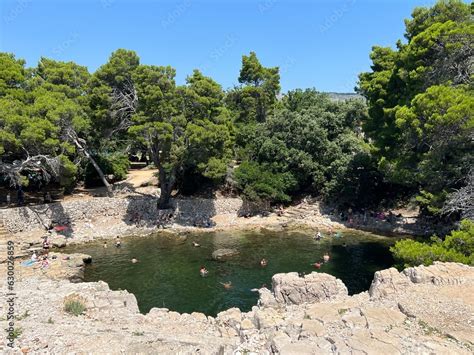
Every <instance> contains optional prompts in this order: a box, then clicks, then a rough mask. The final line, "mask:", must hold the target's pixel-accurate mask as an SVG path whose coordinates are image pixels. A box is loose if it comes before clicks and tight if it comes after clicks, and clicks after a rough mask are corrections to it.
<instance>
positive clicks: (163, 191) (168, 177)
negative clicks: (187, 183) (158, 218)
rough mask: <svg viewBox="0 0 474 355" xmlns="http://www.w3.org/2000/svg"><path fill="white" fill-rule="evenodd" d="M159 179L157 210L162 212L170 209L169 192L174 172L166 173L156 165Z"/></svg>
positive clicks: (171, 188) (171, 187) (171, 189)
mask: <svg viewBox="0 0 474 355" xmlns="http://www.w3.org/2000/svg"><path fill="white" fill-rule="evenodd" d="M158 169H159V177H160V199H159V200H158V209H159V210H164V209H167V208H169V207H170V199H171V192H172V191H173V185H174V180H175V176H174V171H172V172H170V173H166V171H165V170H164V169H163V168H162V167H161V165H159V164H158Z"/></svg>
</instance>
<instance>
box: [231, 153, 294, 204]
mask: <svg viewBox="0 0 474 355" xmlns="http://www.w3.org/2000/svg"><path fill="white" fill-rule="evenodd" d="M234 177H235V180H236V183H237V187H238V188H239V189H240V190H241V191H242V193H243V194H244V196H245V198H246V199H247V200H249V201H254V202H261V201H266V202H288V201H290V200H291V198H290V196H289V195H288V193H289V191H290V190H291V189H292V188H293V187H294V186H295V185H296V181H295V179H294V177H293V175H291V173H275V172H273V171H272V169H271V167H270V166H268V165H261V164H258V163H255V162H249V161H246V162H243V163H242V164H241V165H240V166H239V167H238V168H237V169H235V172H234Z"/></svg>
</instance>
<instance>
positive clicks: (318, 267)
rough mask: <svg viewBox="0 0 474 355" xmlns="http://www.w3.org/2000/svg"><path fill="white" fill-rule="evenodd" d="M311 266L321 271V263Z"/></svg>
mask: <svg viewBox="0 0 474 355" xmlns="http://www.w3.org/2000/svg"><path fill="white" fill-rule="evenodd" d="M313 266H314V267H315V268H316V269H321V263H314V264H313Z"/></svg>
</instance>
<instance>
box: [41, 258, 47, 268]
mask: <svg viewBox="0 0 474 355" xmlns="http://www.w3.org/2000/svg"><path fill="white" fill-rule="evenodd" d="M47 267H49V260H48V257H47V256H44V257H43V260H42V261H41V268H42V269H45V268H47Z"/></svg>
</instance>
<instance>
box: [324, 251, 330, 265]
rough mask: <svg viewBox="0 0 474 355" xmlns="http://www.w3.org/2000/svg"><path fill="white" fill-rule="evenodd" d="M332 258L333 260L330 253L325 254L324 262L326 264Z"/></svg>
mask: <svg viewBox="0 0 474 355" xmlns="http://www.w3.org/2000/svg"><path fill="white" fill-rule="evenodd" d="M330 258H331V257H330V256H329V254H328V253H324V256H323V260H324V262H325V263H327V262H328V261H329V259H330Z"/></svg>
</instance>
